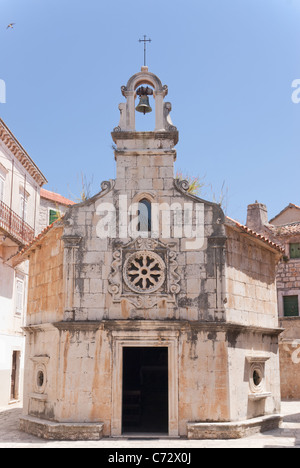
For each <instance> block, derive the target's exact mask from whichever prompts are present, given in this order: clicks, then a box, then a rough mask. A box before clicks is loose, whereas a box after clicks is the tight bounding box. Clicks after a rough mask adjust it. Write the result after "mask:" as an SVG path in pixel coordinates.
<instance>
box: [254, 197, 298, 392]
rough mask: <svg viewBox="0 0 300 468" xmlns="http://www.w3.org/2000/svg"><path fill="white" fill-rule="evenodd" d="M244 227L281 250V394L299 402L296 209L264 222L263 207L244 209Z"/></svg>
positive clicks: (279, 293) (255, 206)
mask: <svg viewBox="0 0 300 468" xmlns="http://www.w3.org/2000/svg"><path fill="white" fill-rule="evenodd" d="M247 226H248V227H252V228H254V229H257V231H258V232H260V233H264V235H266V236H268V238H271V239H273V240H274V241H275V242H277V243H278V244H280V245H281V246H282V248H283V257H282V260H281V261H280V263H279V265H278V269H277V299H278V315H279V323H280V326H281V327H282V328H283V329H284V332H283V333H282V335H281V338H280V372H281V393H282V398H283V399H294V400H299V399H300V314H299V311H300V207H299V206H297V205H295V204H292V203H290V204H289V205H288V206H287V207H286V208H284V209H283V210H282V211H281V212H280V213H279V214H278V215H276V216H275V217H274V218H273V219H271V220H270V222H268V213H267V208H266V206H265V205H263V204H260V203H255V204H253V205H250V206H249V207H248V219H247Z"/></svg>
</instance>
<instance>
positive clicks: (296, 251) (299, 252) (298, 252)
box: [290, 243, 300, 258]
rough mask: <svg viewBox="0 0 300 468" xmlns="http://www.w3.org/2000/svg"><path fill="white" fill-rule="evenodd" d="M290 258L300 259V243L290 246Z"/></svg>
mask: <svg viewBox="0 0 300 468" xmlns="http://www.w3.org/2000/svg"><path fill="white" fill-rule="evenodd" d="M290 257H291V258H300V243H298V244H290Z"/></svg>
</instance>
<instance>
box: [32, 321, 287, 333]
mask: <svg viewBox="0 0 300 468" xmlns="http://www.w3.org/2000/svg"><path fill="white" fill-rule="evenodd" d="M52 325H53V326H54V327H55V328H57V329H58V330H64V331H97V330H100V329H101V330H108V331H113V330H116V331H118V330H119V331H137V330H156V331H167V330H169V331H174V330H179V331H180V330H181V331H187V330H194V331H199V332H200V331H215V332H224V333H232V334H236V335H239V334H241V333H258V334H262V335H268V336H279V335H280V334H281V333H282V332H283V331H284V329H283V328H268V327H258V326H254V325H250V326H248V325H242V324H239V323H233V322H204V321H203V322H201V321H198V322H196V321H195V322H193V321H186V320H102V321H78V322H77V321H65V322H55V323H53V324H52ZM42 326H43V325H36V326H32V327H24V328H25V329H26V328H27V329H30V331H33V329H34V328H35V327H36V328H37V329H40V328H41V327H42Z"/></svg>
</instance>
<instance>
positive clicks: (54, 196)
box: [41, 189, 76, 206]
mask: <svg viewBox="0 0 300 468" xmlns="http://www.w3.org/2000/svg"><path fill="white" fill-rule="evenodd" d="M41 198H45V199H46V200H50V201H53V202H54V203H58V204H59V205H65V206H70V205H75V204H76V203H75V202H74V201H72V200H69V199H68V198H65V197H63V196H62V195H59V193H55V192H50V191H49V190H45V189H41Z"/></svg>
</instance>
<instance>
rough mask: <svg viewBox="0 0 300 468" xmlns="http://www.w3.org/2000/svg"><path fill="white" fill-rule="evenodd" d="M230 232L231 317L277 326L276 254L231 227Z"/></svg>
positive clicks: (228, 309) (250, 323)
mask: <svg viewBox="0 0 300 468" xmlns="http://www.w3.org/2000/svg"><path fill="white" fill-rule="evenodd" d="M226 234H227V242H226V247H227V248H226V298H227V303H226V317H227V320H228V321H232V322H235V323H240V324H244V325H248V326H262V327H277V326H278V317H277V293H276V279H275V272H276V262H277V260H278V259H276V255H274V252H273V251H270V250H268V249H267V248H266V247H264V246H261V245H260V244H259V243H258V242H255V241H254V240H253V241H252V240H251V239H250V238H249V237H246V236H244V235H241V234H240V233H238V232H237V231H235V230H234V229H232V228H230V227H227V228H226Z"/></svg>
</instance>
